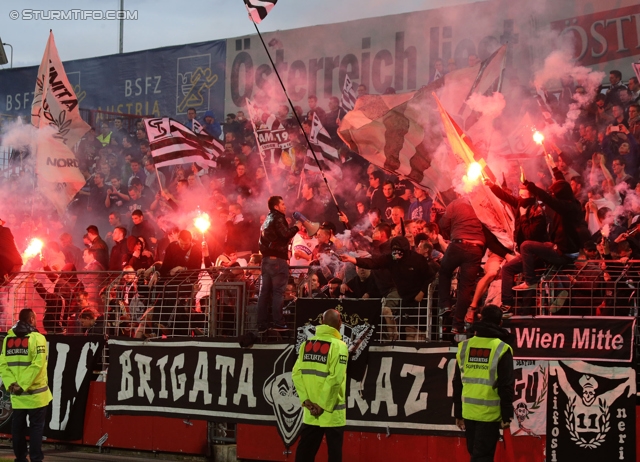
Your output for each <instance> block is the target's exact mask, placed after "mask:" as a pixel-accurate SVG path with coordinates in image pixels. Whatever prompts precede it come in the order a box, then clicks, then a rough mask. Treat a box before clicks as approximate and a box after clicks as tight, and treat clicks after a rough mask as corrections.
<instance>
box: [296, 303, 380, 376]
mask: <svg viewBox="0 0 640 462" xmlns="http://www.w3.org/2000/svg"><path fill="white" fill-rule="evenodd" d="M329 309H336V310H338V311H339V312H340V315H341V317H342V327H341V329H340V333H341V334H342V340H344V342H345V343H346V344H347V347H349V359H350V364H349V369H348V374H349V377H350V378H354V379H356V380H358V381H359V380H362V378H363V377H364V374H365V372H366V370H367V361H368V350H369V344H370V343H371V342H373V341H375V338H376V331H377V330H378V329H379V327H380V314H381V311H382V305H381V303H380V300H376V299H373V300H363V299H349V298H345V299H340V300H337V299H326V298H325V299H322V298H306V299H300V298H299V299H298V300H297V302H296V334H297V336H296V351H298V350H299V348H300V345H302V342H304V341H306V340H308V339H310V338H311V337H313V336H314V335H315V334H316V326H317V325H318V324H321V323H322V313H324V312H325V311H326V310H329Z"/></svg>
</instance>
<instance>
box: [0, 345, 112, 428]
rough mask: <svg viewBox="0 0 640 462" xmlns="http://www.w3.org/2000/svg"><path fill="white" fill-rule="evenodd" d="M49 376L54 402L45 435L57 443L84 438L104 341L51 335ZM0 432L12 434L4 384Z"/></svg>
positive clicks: (48, 410)
mask: <svg viewBox="0 0 640 462" xmlns="http://www.w3.org/2000/svg"><path fill="white" fill-rule="evenodd" d="M47 343H48V347H49V358H48V361H49V362H48V366H47V374H48V377H49V388H50V389H51V393H52V394H53V401H51V403H50V404H49V408H48V409H47V419H46V421H45V428H44V434H45V436H46V437H48V438H54V439H57V440H79V439H82V431H83V427H84V414H85V410H86V407H87V397H88V394H89V384H90V382H91V381H92V380H93V379H94V378H95V376H94V374H93V371H95V370H100V368H101V366H100V364H99V363H100V360H101V358H102V348H103V346H104V338H103V337H102V336H87V337H85V336H83V337H72V336H64V335H47ZM1 382H2V381H1V380H0V384H1V392H0V405H1V411H0V432H1V433H11V414H12V409H11V399H10V397H9V394H8V393H7V392H6V390H5V387H4V384H2V383H1Z"/></svg>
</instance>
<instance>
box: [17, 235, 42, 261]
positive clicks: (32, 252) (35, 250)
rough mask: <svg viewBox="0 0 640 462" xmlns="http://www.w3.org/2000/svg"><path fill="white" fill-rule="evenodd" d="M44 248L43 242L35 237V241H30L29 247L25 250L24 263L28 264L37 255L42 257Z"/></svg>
mask: <svg viewBox="0 0 640 462" xmlns="http://www.w3.org/2000/svg"><path fill="white" fill-rule="evenodd" d="M43 246H44V244H43V242H42V241H41V240H40V239H38V238H37V237H34V238H33V239H31V240H30V241H29V246H28V247H27V248H26V249H25V251H24V253H23V254H22V261H24V262H26V261H27V260H29V259H30V258H33V257H35V256H36V255H41V254H42V247H43Z"/></svg>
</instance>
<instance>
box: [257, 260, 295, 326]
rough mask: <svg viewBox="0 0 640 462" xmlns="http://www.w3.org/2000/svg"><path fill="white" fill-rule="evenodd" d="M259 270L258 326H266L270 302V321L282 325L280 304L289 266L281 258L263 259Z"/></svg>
mask: <svg viewBox="0 0 640 462" xmlns="http://www.w3.org/2000/svg"><path fill="white" fill-rule="evenodd" d="M261 268H262V275H261V276H260V294H259V295H258V326H259V327H266V326H267V323H268V320H269V301H270V300H271V316H272V320H273V322H274V323H275V324H282V323H283V317H282V303H283V302H284V289H285V288H286V287H287V281H288V280H289V265H288V264H287V261H286V260H283V259H281V258H269V257H263V258H262V265H261Z"/></svg>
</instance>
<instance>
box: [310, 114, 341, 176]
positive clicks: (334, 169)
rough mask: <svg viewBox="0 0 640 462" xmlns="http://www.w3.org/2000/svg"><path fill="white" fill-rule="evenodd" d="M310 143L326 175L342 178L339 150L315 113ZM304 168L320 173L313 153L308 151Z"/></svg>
mask: <svg viewBox="0 0 640 462" xmlns="http://www.w3.org/2000/svg"><path fill="white" fill-rule="evenodd" d="M309 142H310V143H311V148H312V149H313V152H314V153H315V154H316V158H317V159H318V163H320V165H321V166H322V170H323V171H324V172H325V173H328V174H330V175H331V176H333V177H336V178H342V170H341V168H340V166H339V163H340V156H339V155H338V150H337V149H336V148H335V146H334V145H333V142H332V141H331V137H330V136H329V133H328V132H327V130H326V129H325V128H324V127H323V126H322V122H320V118H319V117H318V113H317V112H314V113H313V120H312V122H311V131H310V132H309ZM304 168H305V169H306V170H309V171H311V172H319V171H320V169H319V168H318V164H317V163H316V161H315V159H314V158H313V154H312V153H311V151H309V150H308V151H307V159H306V163H305V166H304Z"/></svg>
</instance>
